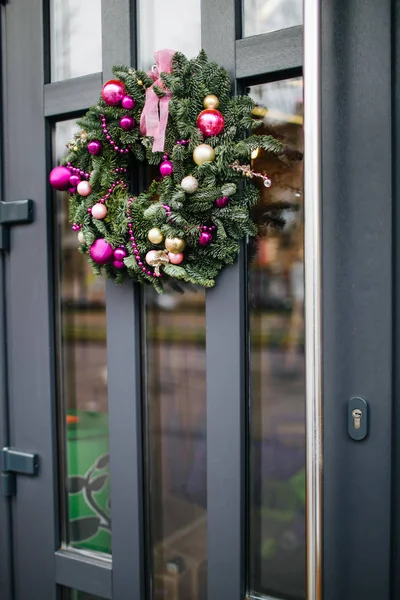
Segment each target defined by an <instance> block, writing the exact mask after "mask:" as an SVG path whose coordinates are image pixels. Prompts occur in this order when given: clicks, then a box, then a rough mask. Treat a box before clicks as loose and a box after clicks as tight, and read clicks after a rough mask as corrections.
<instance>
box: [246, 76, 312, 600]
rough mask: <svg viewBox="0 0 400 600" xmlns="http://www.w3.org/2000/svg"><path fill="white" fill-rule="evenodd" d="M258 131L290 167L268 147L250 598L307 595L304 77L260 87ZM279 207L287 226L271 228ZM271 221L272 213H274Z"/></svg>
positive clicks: (253, 300) (256, 273)
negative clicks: (280, 149)
mask: <svg viewBox="0 0 400 600" xmlns="http://www.w3.org/2000/svg"><path fill="white" fill-rule="evenodd" d="M250 95H251V96H252V97H253V99H254V100H255V101H256V102H257V103H258V104H259V105H263V106H266V107H268V110H266V109H263V108H261V107H259V108H257V109H256V111H255V114H256V115H258V117H259V118H260V122H261V125H260V128H259V130H258V131H259V133H266V134H268V133H270V134H273V135H274V136H275V137H277V138H278V139H280V140H281V141H282V142H283V143H285V144H286V145H287V146H288V148H289V151H288V152H287V153H286V158H285V160H282V159H278V158H271V157H270V156H268V155H266V154H264V152H263V151H262V150H260V151H258V152H257V151H255V152H254V153H253V168H254V169H255V170H256V171H259V172H260V171H261V172H264V173H267V174H268V175H269V177H270V178H271V180H272V186H271V187H270V188H269V189H266V188H265V187H264V186H260V189H261V194H262V202H261V204H260V205H259V206H258V207H256V210H255V213H254V214H255V218H256V220H257V222H258V225H259V236H258V238H257V239H256V241H255V242H254V244H253V248H252V252H251V256H252V259H251V263H250V266H249V272H250V281H249V293H250V298H249V300H250V301H249V306H250V315H249V318H250V337H251V367H250V378H251V414H250V523H249V525H250V526H249V535H250V540H249V549H250V581H249V587H250V589H251V591H254V592H255V593H258V594H266V595H269V596H273V597H276V598H279V599H287V600H289V599H299V600H300V599H304V598H305V593H306V592H305V576H306V566H305V561H306V555H305V547H306V546H305V544H306V539H305V368H304V367H305V365H304V317H303V312H304V282H303V274H304V259H303V241H304V240H303V235H304V221H303V162H302V151H303V127H302V125H303V117H302V104H303V98H302V80H301V78H297V79H289V80H286V81H281V82H275V83H268V84H263V85H258V86H254V87H252V88H251V89H250ZM274 206H275V207H276V209H277V210H276V216H280V217H282V218H283V223H284V225H283V227H282V228H281V229H271V228H270V227H268V228H267V227H266V222H265V214H266V210H265V209H266V207H268V209H269V211H271V209H272V208H273V207H274ZM269 214H271V212H269Z"/></svg>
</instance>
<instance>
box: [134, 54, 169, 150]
mask: <svg viewBox="0 0 400 600" xmlns="http://www.w3.org/2000/svg"><path fill="white" fill-rule="evenodd" d="M175 52H176V50H158V52H156V53H155V54H154V58H155V59H156V66H155V67H153V71H152V72H151V74H150V76H151V77H152V78H153V79H154V83H153V85H151V86H150V87H149V88H147V90H146V101H145V104H144V107H143V111H142V114H141V117H140V132H141V133H142V135H148V136H151V137H153V138H154V143H153V152H163V151H164V142H165V130H166V128H167V121H168V104H169V101H170V98H171V93H170V92H167V93H166V95H165V96H163V97H162V98H159V97H158V96H157V94H156V93H155V91H154V89H153V87H154V86H155V85H157V86H158V87H161V88H163V87H164V84H163V82H162V80H161V73H171V71H172V57H173V56H174V54H175Z"/></svg>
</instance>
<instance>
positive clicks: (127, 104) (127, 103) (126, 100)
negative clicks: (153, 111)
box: [121, 96, 135, 110]
mask: <svg viewBox="0 0 400 600" xmlns="http://www.w3.org/2000/svg"><path fill="white" fill-rule="evenodd" d="M121 105H122V108H125V109H126V110H132V108H133V107H134V106H135V101H134V99H133V98H132V96H124V97H123V98H122V102H121Z"/></svg>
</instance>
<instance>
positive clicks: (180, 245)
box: [165, 237, 186, 254]
mask: <svg viewBox="0 0 400 600" xmlns="http://www.w3.org/2000/svg"><path fill="white" fill-rule="evenodd" d="M165 247H166V249H167V250H168V252H172V253H173V254H179V252H182V251H183V250H184V249H185V247H186V242H185V240H181V238H177V237H176V238H167V239H166V240H165Z"/></svg>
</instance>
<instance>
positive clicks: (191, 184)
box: [181, 175, 199, 194]
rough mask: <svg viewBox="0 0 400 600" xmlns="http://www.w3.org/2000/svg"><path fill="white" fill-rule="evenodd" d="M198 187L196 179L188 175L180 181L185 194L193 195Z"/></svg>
mask: <svg viewBox="0 0 400 600" xmlns="http://www.w3.org/2000/svg"><path fill="white" fill-rule="evenodd" d="M198 187H199V182H198V181H197V179H196V177H193V175H188V176H187V177H184V178H183V179H182V181H181V188H182V189H183V190H185V192H186V193H187V194H194V193H195V192H196V191H197V190H198Z"/></svg>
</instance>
